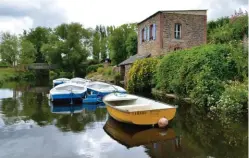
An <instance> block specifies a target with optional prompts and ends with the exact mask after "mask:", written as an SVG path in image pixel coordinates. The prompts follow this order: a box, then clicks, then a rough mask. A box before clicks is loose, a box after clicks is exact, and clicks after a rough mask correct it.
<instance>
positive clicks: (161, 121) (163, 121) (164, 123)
mask: <svg viewBox="0 0 249 158" xmlns="http://www.w3.org/2000/svg"><path fill="white" fill-rule="evenodd" d="M168 123H169V121H168V120H167V119H166V118H165V117H163V118H160V119H159V121H158V126H159V127H160V128H164V127H166V126H167V125H168Z"/></svg>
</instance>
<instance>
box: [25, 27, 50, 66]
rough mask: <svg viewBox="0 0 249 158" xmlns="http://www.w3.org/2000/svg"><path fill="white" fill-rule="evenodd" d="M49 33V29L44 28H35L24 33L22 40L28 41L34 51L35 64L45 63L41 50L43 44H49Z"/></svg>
mask: <svg viewBox="0 0 249 158" xmlns="http://www.w3.org/2000/svg"><path fill="white" fill-rule="evenodd" d="M50 33H51V29H49V28H45V27H36V28H35V29H30V31H29V32H27V31H26V30H25V31H24V33H23V38H24V39H25V40H28V41H30V42H31V43H32V44H33V45H34V48H35V49H36V54H35V57H36V58H35V62H45V57H44V56H43V54H42V52H41V48H42V46H43V45H44V44H47V43H48V42H49V35H50Z"/></svg>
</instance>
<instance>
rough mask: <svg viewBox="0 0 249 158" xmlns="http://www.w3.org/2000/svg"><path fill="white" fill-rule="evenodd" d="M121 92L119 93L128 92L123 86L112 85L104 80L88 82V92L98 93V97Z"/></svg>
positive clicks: (91, 93)
mask: <svg viewBox="0 0 249 158" xmlns="http://www.w3.org/2000/svg"><path fill="white" fill-rule="evenodd" d="M113 92H119V93H127V92H126V90H125V89H124V88H122V87H119V86H116V85H111V84H108V83H104V82H97V81H96V82H89V83H88V84H87V93H88V94H90V95H93V94H94V95H97V97H98V98H101V99H102V98H103V97H104V96H105V95H107V94H110V93H113Z"/></svg>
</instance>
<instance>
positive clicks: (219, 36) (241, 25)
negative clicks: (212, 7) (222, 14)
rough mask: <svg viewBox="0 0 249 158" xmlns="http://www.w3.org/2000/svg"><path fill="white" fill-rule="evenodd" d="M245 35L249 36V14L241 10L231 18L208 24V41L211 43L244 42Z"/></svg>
mask: <svg viewBox="0 0 249 158" xmlns="http://www.w3.org/2000/svg"><path fill="white" fill-rule="evenodd" d="M245 35H248V14H247V12H245V13H244V12H243V11H241V10H240V11H239V12H236V13H235V15H232V17H231V18H227V17H226V18H221V19H218V20H216V21H211V22H209V23H208V41H209V42H210V43H215V44H218V43H227V42H229V41H232V40H242V39H243V37H244V36H245Z"/></svg>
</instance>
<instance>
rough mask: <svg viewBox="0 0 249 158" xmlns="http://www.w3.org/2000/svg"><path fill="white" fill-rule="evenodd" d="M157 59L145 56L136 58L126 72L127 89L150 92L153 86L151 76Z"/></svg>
mask: <svg viewBox="0 0 249 158" xmlns="http://www.w3.org/2000/svg"><path fill="white" fill-rule="evenodd" d="M158 62H159V60H158V59H156V58H146V59H141V60H137V61H135V62H134V64H133V65H132V67H131V69H130V70H129V72H128V78H127V80H128V84H127V90H128V91H129V92H131V93H133V92H143V91H147V92H150V91H151V88H152V87H153V86H154V83H153V76H154V75H155V72H156V66H157V64H158Z"/></svg>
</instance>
